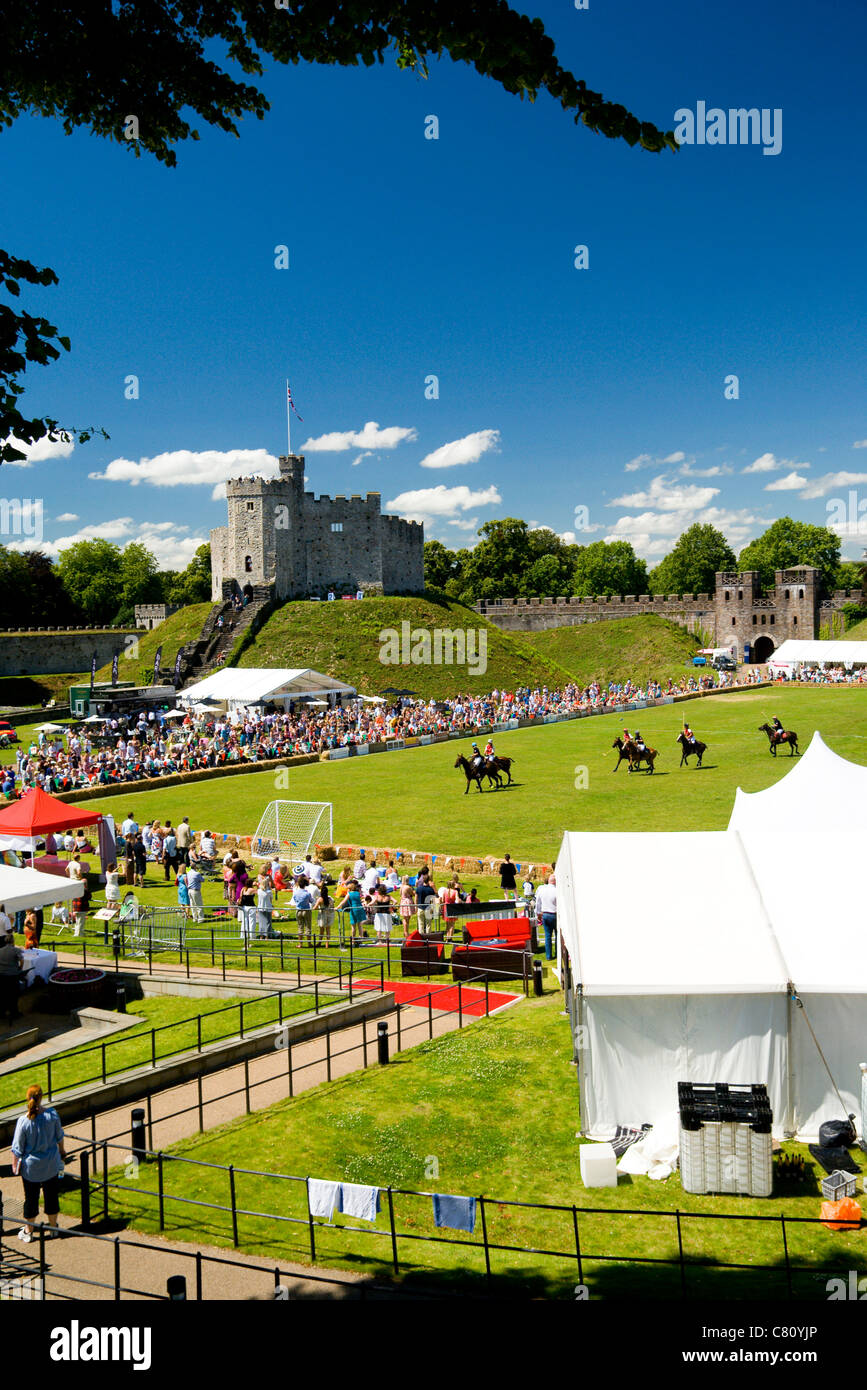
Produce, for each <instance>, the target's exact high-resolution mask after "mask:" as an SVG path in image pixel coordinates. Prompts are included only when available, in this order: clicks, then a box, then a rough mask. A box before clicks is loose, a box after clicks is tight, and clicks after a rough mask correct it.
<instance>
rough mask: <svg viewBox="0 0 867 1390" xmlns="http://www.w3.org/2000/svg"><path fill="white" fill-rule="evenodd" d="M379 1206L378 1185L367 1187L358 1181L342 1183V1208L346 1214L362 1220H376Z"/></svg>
mask: <svg viewBox="0 0 867 1390" xmlns="http://www.w3.org/2000/svg"><path fill="white" fill-rule="evenodd" d="M379 1207H380V1198H379V1188H378V1187H365V1186H364V1185H363V1184H361V1183H357V1182H344V1183H341V1184H340V1210H341V1211H342V1212H343V1214H344V1215H345V1216H355V1217H357V1218H359V1219H360V1220H361V1221H375V1220H376V1214H377V1212H378V1211H379Z"/></svg>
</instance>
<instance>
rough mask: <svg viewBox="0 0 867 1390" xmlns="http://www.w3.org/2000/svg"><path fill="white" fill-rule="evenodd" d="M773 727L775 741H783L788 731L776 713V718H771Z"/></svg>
mask: <svg viewBox="0 0 867 1390" xmlns="http://www.w3.org/2000/svg"><path fill="white" fill-rule="evenodd" d="M771 727H772V729H773V731H774V743H782V741H783V735H784V734H785V732H786V731H785V729H784V728H783V726H782V724H781V723H780V721H779V719H778V718H777V717H776V715H774V718H773V719H772V720H771Z"/></svg>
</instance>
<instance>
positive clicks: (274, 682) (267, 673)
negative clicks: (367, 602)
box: [178, 666, 357, 713]
mask: <svg viewBox="0 0 867 1390" xmlns="http://www.w3.org/2000/svg"><path fill="white" fill-rule="evenodd" d="M356 693H357V692H356V689H355V686H353V685H347V684H346V683H345V682H344V681H339V680H337V679H336V678H335V677H334V676H325V675H323V674H322V672H321V671H313V670H311V669H310V668H309V667H306V668H305V667H291V668H290V667H282V666H264V667H258V666H256V667H253V666H251V667H238V666H229V667H223V669H222V670H220V671H213V672H212V673H211V675H209V676H206V677H205V679H204V680H201V681H196V683H195V684H194V685H188V686H187V688H186V689H185V690H182V691H180V692H179V694H178V700H179V702H182V703H183V704H184V705H187V706H190V705H196V704H199V703H200V702H201V701H209V702H210V703H211V704H212V705H222V706H223V707H224V708H225V709H226V710H227V711H228V712H229V713H232V712H234V711H236V710H241V709H251V708H254V707H255V706H259V705H267V704H274V705H280V706H282V707H283V709H288V708H289V705H290V703H291V702H292V701H293V700H304V699H314V700H326V701H328V703H335V701H336V697H337V696H338V695H340V696H344V697H346V696H352V695H355V694H356Z"/></svg>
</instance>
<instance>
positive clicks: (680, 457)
mask: <svg viewBox="0 0 867 1390" xmlns="http://www.w3.org/2000/svg"><path fill="white" fill-rule="evenodd" d="M685 458H686V454H685V453H684V452H683V450H682V449H678V450H677V452H676V453H674V454H669V455H668V458H664V459H663V460H662V462H663V463H683V461H684V459H685Z"/></svg>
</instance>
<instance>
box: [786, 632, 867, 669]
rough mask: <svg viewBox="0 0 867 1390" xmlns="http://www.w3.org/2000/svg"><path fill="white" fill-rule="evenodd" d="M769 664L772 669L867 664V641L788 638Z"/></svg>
mask: <svg viewBox="0 0 867 1390" xmlns="http://www.w3.org/2000/svg"><path fill="white" fill-rule="evenodd" d="M768 665H769V666H771V667H772V668H775V669H776V668H780V669H782V668H788V669H791V668H793V667H796V666H846V667H850V668H851V667H852V666H864V665H867V642H847V641H845V639H842V638H841V639H839V640H836V639H834V638H830V639H827V638H826V639H821V638H815V639H808V638H794V637H788V638H787V639H786V641H785V642H781V643H780V645H779V647H777V650H776V651H775V652H774V654H773V656H772V657H771V658H770V660H769V662H768Z"/></svg>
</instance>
